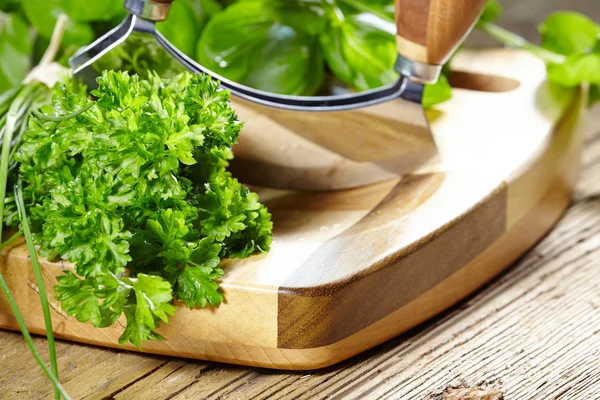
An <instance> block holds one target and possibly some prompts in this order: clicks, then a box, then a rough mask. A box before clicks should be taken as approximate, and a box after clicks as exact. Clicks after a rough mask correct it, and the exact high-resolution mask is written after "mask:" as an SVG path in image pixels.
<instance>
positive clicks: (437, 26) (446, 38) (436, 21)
mask: <svg viewBox="0 0 600 400" xmlns="http://www.w3.org/2000/svg"><path fill="white" fill-rule="evenodd" d="M485 3H486V1H485V0H396V23H397V26H398V36H397V44H398V52H399V53H400V54H401V55H403V56H404V57H406V58H408V59H410V60H414V61H419V62H422V63H425V64H433V65H441V64H444V63H445V62H446V61H447V60H448V58H449V57H450V55H451V54H452V53H453V52H454V50H455V49H456V48H457V47H458V45H459V44H460V43H461V42H462V40H463V39H464V38H465V36H466V35H467V33H468V32H469V31H470V29H471V28H472V27H473V25H474V23H475V21H477V18H478V16H479V14H480V13H481V10H482V9H483V7H484V6H485Z"/></svg>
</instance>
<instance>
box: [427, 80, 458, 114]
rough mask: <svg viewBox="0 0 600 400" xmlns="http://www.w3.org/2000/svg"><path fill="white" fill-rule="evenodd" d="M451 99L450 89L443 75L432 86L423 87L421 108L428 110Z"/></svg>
mask: <svg viewBox="0 0 600 400" xmlns="http://www.w3.org/2000/svg"><path fill="white" fill-rule="evenodd" d="M451 98H452V87H450V83H449V82H448V79H447V78H446V76H445V75H440V79H438V81H437V82H436V83H434V84H432V85H425V91H424V92H423V107H424V108H430V107H432V106H434V105H436V104H439V103H443V102H445V101H447V100H450V99H451Z"/></svg>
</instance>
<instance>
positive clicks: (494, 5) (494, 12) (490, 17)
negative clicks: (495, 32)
mask: <svg viewBox="0 0 600 400" xmlns="http://www.w3.org/2000/svg"><path fill="white" fill-rule="evenodd" d="M502 11H503V10H502V5H501V4H500V3H499V2H498V0H488V1H487V3H486V4H485V8H484V9H483V12H482V13H481V16H480V17H479V21H478V22H477V23H482V22H494V21H496V20H497V19H498V18H500V16H501V15H502Z"/></svg>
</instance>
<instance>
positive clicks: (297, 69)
mask: <svg viewBox="0 0 600 400" xmlns="http://www.w3.org/2000/svg"><path fill="white" fill-rule="evenodd" d="M269 3H270V2H269V1H242V2H240V3H236V4H233V5H231V6H229V7H228V8H226V9H225V10H224V11H223V12H221V13H219V14H218V15H216V16H215V17H214V18H213V19H212V20H211V21H210V22H209V23H208V24H207V26H206V28H205V29H204V31H203V32H202V36H201V38H200V41H199V42H198V46H197V50H196V56H197V59H198V61H199V62H200V63H201V64H203V65H204V66H205V67H207V68H209V69H210V70H212V71H214V72H216V73H217V74H219V75H222V76H224V77H225V78H228V79H231V80H233V81H236V82H240V83H243V84H245V85H248V86H252V87H254V88H256V89H260V90H267V91H270V92H274V93H280V94H288V95H311V94H313V93H314V92H315V91H316V90H317V89H318V88H319V86H320V85H321V82H322V79H323V70H324V63H323V58H322V55H321V51H320V49H319V46H318V42H317V39H316V36H315V35H311V34H309V33H307V32H306V31H304V30H300V29H297V28H294V27H292V26H290V25H286V24H285V23H284V22H283V20H284V19H285V20H286V21H289V20H290V19H291V18H292V17H293V16H292V15H291V14H289V13H290V11H289V9H276V8H275V7H270V6H269ZM283 16H285V18H283ZM315 18H318V15H315ZM311 29H315V28H314V26H313V27H312V28H311Z"/></svg>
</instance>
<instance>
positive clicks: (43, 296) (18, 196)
mask: <svg viewBox="0 0 600 400" xmlns="http://www.w3.org/2000/svg"><path fill="white" fill-rule="evenodd" d="M14 191H15V200H16V203H17V211H18V212H19V217H20V219H21V227H22V229H23V234H24V236H25V242H26V243H27V250H28V251H29V258H31V266H32V267H33V274H34V275H35V280H36V283H37V286H38V294H39V295H40V302H41V304H42V312H43V314H44V323H45V324H46V337H47V338H48V353H49V355H50V365H51V366H52V373H53V374H54V376H55V377H56V379H58V364H57V362H56V348H55V346H54V331H53V328H52V316H51V315H50V306H49V305H48V294H47V293H46V286H45V284H44V277H43V275H42V270H41V268H40V262H39V260H38V257H37V253H36V252H35V246H34V244H33V236H32V235H31V230H30V229H29V221H28V220H27V212H26V211H25V202H24V201H23V185H22V183H21V177H19V179H18V180H17V183H16V184H15V187H14ZM54 390H55V394H56V396H55V397H57V399H60V393H59V392H58V388H56V387H55V388H54Z"/></svg>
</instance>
